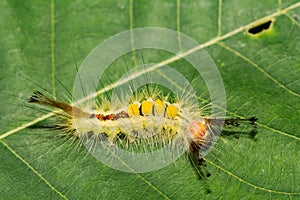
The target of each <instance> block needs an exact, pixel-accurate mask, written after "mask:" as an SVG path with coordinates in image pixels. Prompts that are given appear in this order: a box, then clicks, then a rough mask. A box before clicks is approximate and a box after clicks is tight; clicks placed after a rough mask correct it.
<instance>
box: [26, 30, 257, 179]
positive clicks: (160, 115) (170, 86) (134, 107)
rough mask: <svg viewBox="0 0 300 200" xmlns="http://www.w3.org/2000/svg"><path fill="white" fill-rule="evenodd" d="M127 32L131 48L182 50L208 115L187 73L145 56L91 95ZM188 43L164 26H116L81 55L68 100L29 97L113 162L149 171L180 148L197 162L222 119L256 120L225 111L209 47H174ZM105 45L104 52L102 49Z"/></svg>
mask: <svg viewBox="0 0 300 200" xmlns="http://www.w3.org/2000/svg"><path fill="white" fill-rule="evenodd" d="M131 34H133V35H135V38H137V39H135V41H134V44H135V47H136V49H143V48H155V49H163V50H166V51H169V52H172V53H174V54H175V55H176V56H175V57H174V58H176V59H181V58H184V59H186V60H187V61H188V62H189V63H190V64H192V66H193V67H194V69H195V71H196V72H195V76H197V75H198V73H199V74H200V75H201V77H202V78H203V80H204V82H205V83H206V85H207V88H208V90H209V93H210V98H211V104H210V106H211V107H210V109H211V110H210V112H211V113H212V114H211V115H210V117H208V116H207V115H205V114H204V113H203V111H204V110H205V109H208V107H205V106H204V107H201V106H199V100H198V97H197V93H196V92H195V91H194V88H193V87H192V86H191V83H190V81H188V80H187V79H186V78H185V76H184V75H183V74H181V73H179V72H178V71H176V70H175V69H173V68H171V67H168V66H166V64H161V63H158V64H155V63H154V64H147V65H145V64H144V65H143V66H140V67H135V68H133V69H131V70H129V71H128V72H126V73H124V75H123V76H122V77H121V78H120V79H119V81H118V82H116V83H112V82H111V87H110V89H113V91H112V93H109V94H108V93H106V92H107V90H105V88H103V90H104V94H106V96H101V97H100V98H97V99H98V101H99V102H98V103H96V100H95V96H97V95H94V94H95V91H96V87H97V85H98V83H99V82H100V84H102V82H101V81H102V80H101V77H102V76H103V74H104V73H105V72H104V71H105V70H106V69H107V68H108V67H109V65H110V63H111V62H113V60H114V59H116V58H118V57H120V56H121V55H123V54H125V53H128V52H130V51H131V50H132V43H131V42H130V40H128V38H131ZM178 34H180V36H181V37H182V41H185V42H183V43H182V46H181V45H180V48H181V49H178V43H177V42H178V40H177V39H178ZM153 36H155V37H153ZM157 38H159V39H157ZM116 43H117V44H116ZM162 45H165V46H162ZM113 47H116V48H117V50H115V51H114V49H113ZM193 47H197V48H198V47H199V44H198V43H196V42H195V41H193V40H191V39H190V38H188V37H187V36H185V35H183V34H181V33H178V32H175V31H170V30H166V29H157V28H144V29H135V30H131V31H130V32H129V31H128V32H123V33H121V34H118V35H116V36H113V37H112V38H110V39H109V40H107V41H105V42H103V43H102V44H100V45H99V46H97V47H96V48H95V49H94V50H93V51H92V52H91V53H90V55H89V56H88V57H87V58H86V60H85V61H84V62H83V63H82V65H81V67H80V68H79V71H78V73H77V77H76V79H75V82H74V86H73V92H72V96H73V100H74V104H68V103H65V102H60V101H57V100H54V99H52V98H49V97H47V96H45V95H43V94H42V93H41V92H38V91H37V92H34V94H33V95H32V96H31V97H30V98H29V102H30V103H37V104H40V105H45V106H51V107H55V108H58V109H60V110H62V111H63V112H64V113H65V115H64V114H63V116H64V119H65V122H66V123H65V124H64V125H63V127H62V128H63V130H66V132H67V133H68V134H69V135H71V136H72V137H75V138H79V139H80V140H81V142H82V143H83V144H84V145H85V146H86V147H87V149H88V150H89V151H90V153H91V154H92V155H94V156H95V157H96V158H97V159H99V160H100V161H101V162H103V163H104V164H106V165H108V166H110V167H112V168H115V169H118V170H122V171H126V172H148V171H153V170H157V169H160V168H162V167H165V166H167V165H169V164H170V163H172V162H174V161H175V160H176V159H177V158H179V157H180V156H181V155H182V154H184V153H186V152H189V154H190V155H191V157H192V159H191V161H192V163H193V164H194V166H196V167H201V166H203V165H204V164H203V163H204V159H203V157H204V156H205V155H206V154H207V153H208V152H209V150H210V149H211V148H212V147H213V145H214V144H215V143H216V141H217V138H218V136H219V135H220V131H221V128H222V126H223V125H225V126H227V125H234V126H238V125H239V121H245V122H249V123H250V124H251V125H255V121H256V120H257V119H256V118H255V117H253V118H250V119H245V120H242V119H225V113H224V108H225V107H226V98H225V96H226V95H225V90H224V86H223V82H222V79H221V77H220V74H219V72H218V70H217V68H216V66H215V65H214V63H213V61H212V60H211V58H210V57H209V55H208V54H207V53H206V52H205V51H203V50H200V49H199V48H198V49H197V48H196V49H197V51H195V52H194V54H193V55H191V53H189V54H184V53H182V54H180V53H178V52H179V51H182V50H185V49H187V50H189V49H193ZM107 49H109V50H110V51H109V54H104V53H103V52H105V51H106V50H107ZM171 60H172V59H171ZM169 62H171V61H169ZM82 99H83V100H86V102H84V103H85V105H84V104H81V103H83V101H81V100H82ZM212 105H217V106H212ZM218 106H219V107H222V108H223V111H222V110H220V109H218V108H217V107H218ZM217 116H218V117H219V118H217ZM200 174H202V173H201V172H199V175H200ZM208 175H209V173H208V172H206V176H208Z"/></svg>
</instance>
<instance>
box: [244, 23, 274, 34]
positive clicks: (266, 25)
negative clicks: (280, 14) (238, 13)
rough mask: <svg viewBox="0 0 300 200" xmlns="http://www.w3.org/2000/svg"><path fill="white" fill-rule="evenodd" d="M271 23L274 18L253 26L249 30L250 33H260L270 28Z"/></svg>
mask: <svg viewBox="0 0 300 200" xmlns="http://www.w3.org/2000/svg"><path fill="white" fill-rule="evenodd" d="M271 24H272V20H269V21H267V22H265V23H263V24H260V25H258V26H255V27H253V28H250V29H249V30H248V33H251V34H254V35H255V34H258V33H260V32H262V31H263V30H268V29H269V28H270V26H271Z"/></svg>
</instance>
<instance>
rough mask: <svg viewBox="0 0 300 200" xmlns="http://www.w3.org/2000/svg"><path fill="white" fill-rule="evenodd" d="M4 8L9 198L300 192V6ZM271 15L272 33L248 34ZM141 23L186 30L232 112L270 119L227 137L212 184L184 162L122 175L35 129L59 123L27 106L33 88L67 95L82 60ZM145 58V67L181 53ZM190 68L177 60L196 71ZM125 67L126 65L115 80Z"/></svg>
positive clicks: (5, 195)
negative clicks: (209, 62)
mask: <svg viewBox="0 0 300 200" xmlns="http://www.w3.org/2000/svg"><path fill="white" fill-rule="evenodd" d="M0 9H1V13H0V16H1V17H0V44H1V45H0V49H1V51H0V67H1V69H2V70H1V73H0V81H1V88H0V90H1V92H0V99H1V103H2V106H1V107H0V113H1V121H0V127H1V136H0V142H1V144H0V151H1V157H0V163H1V164H0V176H1V179H0V198H1V199H79V198H82V199H95V198H98V199H106V198H109V199H129V198H131V199H142V198H143V199H155V198H156V199H187V198H195V199H200V198H205V199H217V198H218V199H219V198H221V199H242V198H243V199H266V198H269V199H288V198H290V199H296V198H299V197H300V185H299V182H300V160H299V152H300V132H299V125H298V124H299V115H300V107H299V105H300V104H299V98H300V88H299V85H300V82H299V80H300V79H299V77H300V64H299V63H300V57H299V54H300V34H299V33H300V32H299V31H300V2H299V1H293V0H287V1H281V0H279V1H274V0H268V1H261V2H254V1H250V0H243V1H222V0H219V1H204V0H203V1H202V0H199V1H193V2H188V1H180V0H177V1H174V0H173V1H171V0H168V1H158V0H154V1H133V0H130V1H121V0H120V1H117V0H115V1H109V0H106V1H102V2H95V1H91V0H87V1H55V0H51V1H48V2H46V1H33V0H31V1H18V0H10V1H1V2H0ZM269 20H272V24H271V26H270V27H269V29H267V30H264V31H263V32H261V33H258V34H255V35H253V34H250V33H248V32H247V30H248V29H250V28H252V27H255V26H259V25H260V24H262V23H264V22H266V21H269ZM139 27H163V28H169V29H172V30H177V31H180V32H182V33H184V34H186V35H188V36H190V37H191V38H193V39H195V40H196V41H197V42H199V43H200V44H202V45H203V46H204V47H205V49H206V50H207V52H208V53H209V54H210V56H211V57H212V59H213V60H214V62H215V63H216V65H217V67H218V69H219V72H220V73H221V76H222V78H223V82H224V85H225V89H226V95H227V112H228V115H229V116H241V117H251V116H256V117H257V118H258V119H259V121H258V133H257V135H256V136H255V138H254V139H252V138H250V137H248V136H247V134H241V135H239V136H238V138H235V137H222V138H220V139H219V140H218V143H217V144H216V145H215V148H214V149H213V150H212V151H211V152H210V153H209V154H208V155H207V157H206V159H207V169H208V171H209V172H210V173H211V174H212V176H211V177H210V178H208V179H207V180H199V179H198V176H197V174H196V173H195V171H194V170H193V168H192V166H191V165H190V163H189V162H188V159H187V158H185V157H184V156H183V157H182V158H180V159H179V160H177V161H176V162H175V163H174V164H172V165H170V166H168V167H166V168H163V169H161V170H158V171H154V172H149V173H144V174H131V173H124V172H120V171H117V170H114V169H110V168H109V167H107V166H105V165H104V164H102V163H101V162H99V161H98V160H97V159H96V158H94V157H93V156H91V155H90V154H88V153H87V151H86V149H85V148H84V147H81V148H76V147H74V145H72V144H71V142H65V140H63V139H61V138H57V137H55V136H54V135H57V132H55V131H47V130H43V129H37V128H30V127H29V126H30V125H36V124H37V121H39V120H41V119H42V118H41V117H44V118H45V119H46V118H47V119H46V121H43V122H39V123H43V124H47V123H51V122H52V123H53V121H51V120H49V117H50V116H46V115H47V114H48V111H46V113H43V112H40V111H39V110H34V109H29V108H27V107H26V106H28V104H27V103H26V99H27V98H28V97H29V96H30V95H31V94H32V92H33V91H35V90H40V87H43V88H45V89H46V90H48V91H49V93H50V94H54V96H57V98H58V99H59V98H60V99H63V98H65V96H64V95H65V94H66V90H65V88H64V87H66V88H67V89H68V90H71V89H72V86H73V82H74V78H75V76H76V67H75V61H76V63H78V65H80V64H81V63H82V61H83V60H84V58H85V57H86V56H87V55H88V54H89V52H90V51H91V50H92V49H93V48H94V47H95V46H96V45H98V44H99V43H101V42H102V41H104V40H105V39H107V38H108V37H110V36H112V35H114V34H117V33H120V32H122V31H125V30H129V29H132V28H139ZM143 54H144V58H145V63H148V62H153V61H155V62H162V61H164V60H166V59H168V58H169V56H170V55H169V54H164V53H152V54H151V53H149V54H148V52H147V50H145V51H143ZM74 58H75V59H74ZM125 60H126V62H128V63H127V64H128V65H129V66H130V67H131V66H134V65H135V64H142V63H143V61H142V58H141V56H140V55H139V54H138V53H137V54H130V55H127V56H126V57H125ZM118 63H119V64H120V65H121V64H122V61H120V62H118ZM118 63H117V64H118ZM117 64H116V65H117ZM183 64H184V61H177V62H175V63H169V65H170V66H172V67H174V68H176V69H178V70H182V71H184V69H183V67H182V66H184V65H183ZM122 67H123V68H124V61H123V66H121V67H119V71H118V72H117V73H114V76H112V78H111V79H112V80H111V81H112V82H113V80H115V79H116V78H117V77H119V76H121V75H122V73H123V71H122ZM117 69H118V68H117ZM108 73H109V72H108ZM187 75H188V76H189V77H190V78H192V77H193V74H191V72H187ZM28 79H29V80H28ZM30 80H32V81H33V82H35V83H38V85H39V86H37V85H35V84H34V83H33V82H32V81H30ZM57 80H59V81H60V82H62V84H63V85H64V87H63V86H62V84H60V83H59V81H57ZM109 83H110V82H108V84H109ZM207 100H208V99H207ZM29 106H31V105H29ZM42 111H45V110H42ZM45 116H46V117H45ZM34 120H37V121H34Z"/></svg>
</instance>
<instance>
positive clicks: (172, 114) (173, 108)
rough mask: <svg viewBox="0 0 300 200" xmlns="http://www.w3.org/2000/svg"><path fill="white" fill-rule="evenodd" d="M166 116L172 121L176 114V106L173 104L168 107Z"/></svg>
mask: <svg viewBox="0 0 300 200" xmlns="http://www.w3.org/2000/svg"><path fill="white" fill-rule="evenodd" d="M166 114H167V117H169V118H171V119H174V118H175V117H176V115H177V114H178V108H177V106H175V105H173V104H171V105H168V107H167V109H166Z"/></svg>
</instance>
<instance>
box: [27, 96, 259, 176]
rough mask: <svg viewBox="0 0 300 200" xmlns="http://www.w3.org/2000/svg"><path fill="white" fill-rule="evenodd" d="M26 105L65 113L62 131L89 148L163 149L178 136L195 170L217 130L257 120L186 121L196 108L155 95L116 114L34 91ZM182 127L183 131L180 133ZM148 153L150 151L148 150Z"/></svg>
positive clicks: (131, 103)
mask: <svg viewBox="0 0 300 200" xmlns="http://www.w3.org/2000/svg"><path fill="white" fill-rule="evenodd" d="M28 102H29V103H37V104H41V105H46V106H51V107H55V108H58V109H61V110H62V111H64V112H65V113H66V114H67V117H66V118H65V119H66V124H65V125H64V126H65V127H64V128H65V129H66V130H67V131H68V132H70V133H71V135H72V136H73V137H77V138H80V139H82V140H85V141H88V143H89V144H91V142H92V143H93V144H92V145H91V146H94V145H98V144H99V143H103V142H104V143H105V145H107V146H115V145H119V146H122V144H120V141H125V143H126V146H127V147H128V145H133V146H136V145H137V144H140V145H141V144H142V143H143V142H146V143H147V144H148V145H150V146H151V145H157V146H159V147H160V148H162V147H163V146H164V145H163V144H165V143H172V139H174V137H175V136H178V135H179V134H181V135H180V138H184V142H180V143H179V144H180V145H184V148H183V149H187V150H188V152H189V154H190V155H191V161H192V163H193V165H194V166H195V167H196V168H197V167H200V168H201V167H202V166H205V164H204V158H203V156H204V153H205V152H206V151H207V150H208V149H209V148H210V147H211V146H212V144H213V143H214V142H215V137H217V135H218V134H219V133H218V131H219V130H218V129H217V128H216V127H219V126H221V125H223V123H224V125H225V126H228V125H233V126H239V122H240V121H248V122H249V123H250V124H251V125H255V122H256V120H257V119H256V118H255V117H252V118H249V119H234V118H231V119H218V118H209V117H201V116H194V119H197V120H195V121H189V119H187V118H185V117H184V116H185V115H197V114H198V113H197V112H193V110H194V109H196V108H197V107H195V106H194V107H193V106H191V107H188V108H186V107H183V105H184V104H183V103H180V102H176V103H169V102H167V100H166V97H164V96H162V95H161V94H160V93H157V92H156V93H155V94H152V95H150V96H148V97H141V98H140V100H139V101H137V100H136V99H135V100H131V102H130V103H129V104H127V105H125V106H124V107H123V109H121V110H119V111H111V110H108V111H103V108H102V109H101V107H99V108H98V109H95V110H89V111H86V110H83V109H80V108H78V107H76V106H72V105H70V104H67V103H65V102H59V101H56V100H54V99H51V98H48V97H46V96H45V95H43V94H42V93H41V92H39V91H36V92H34V93H33V95H32V96H31V97H30V98H29V100H28ZM182 127H183V130H180V129H182ZM144 147H145V146H143V148H144ZM156 148H158V147H156ZM177 148H178V147H177ZM135 150H136V149H134V151H135ZM148 150H149V149H148ZM151 150H153V148H150V151H151ZM169 150H170V149H169ZM171 150H174V149H171ZM143 152H145V149H143ZM197 171H198V170H197ZM198 173H199V175H201V176H202V175H203V174H202V173H203V172H199V171H198ZM205 173H206V174H205V176H210V174H209V173H208V172H207V171H205Z"/></svg>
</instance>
